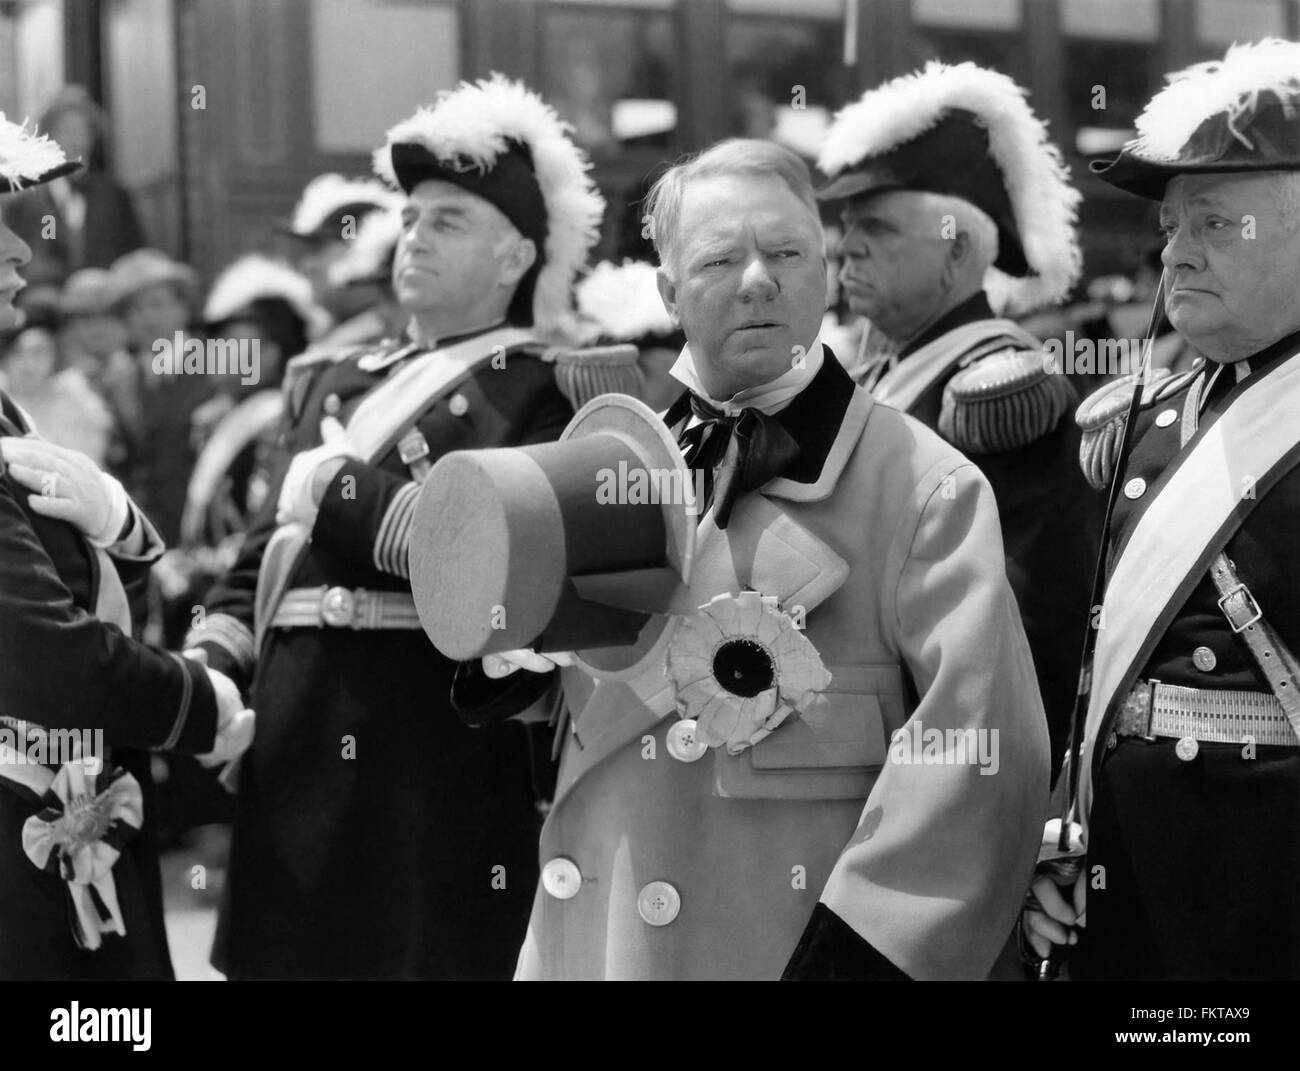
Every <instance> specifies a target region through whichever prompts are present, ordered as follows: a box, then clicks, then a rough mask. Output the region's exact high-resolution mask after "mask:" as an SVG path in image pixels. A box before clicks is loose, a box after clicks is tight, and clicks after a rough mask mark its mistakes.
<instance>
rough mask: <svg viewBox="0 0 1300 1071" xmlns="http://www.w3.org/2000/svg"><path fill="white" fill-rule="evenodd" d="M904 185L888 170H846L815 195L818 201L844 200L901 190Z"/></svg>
mask: <svg viewBox="0 0 1300 1071" xmlns="http://www.w3.org/2000/svg"><path fill="white" fill-rule="evenodd" d="M904 186H905V184H904V183H903V182H902V180H901V179H899V178H898V176H897V175H894V174H892V173H891V172H888V171H879V170H867V171H846V172H845V173H844V174H842V175H840V176H839V177H838V178H833V179H831V181H830V182H828V183H827V184H826V185H825V186H823V187H822V188H821V189H820V190H818V191H817V193H816V197H817V200H819V201H846V200H848V199H850V198H853V197H865V196H867V195H869V194H876V193H884V192H886V191H887V190H901V189H903V188H904Z"/></svg>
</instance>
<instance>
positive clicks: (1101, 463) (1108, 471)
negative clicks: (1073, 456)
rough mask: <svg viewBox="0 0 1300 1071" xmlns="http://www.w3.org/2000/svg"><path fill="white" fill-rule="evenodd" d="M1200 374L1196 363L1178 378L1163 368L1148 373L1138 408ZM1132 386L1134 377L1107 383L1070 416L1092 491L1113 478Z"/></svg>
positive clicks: (1153, 401)
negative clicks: (1076, 427) (1078, 436)
mask: <svg viewBox="0 0 1300 1071" xmlns="http://www.w3.org/2000/svg"><path fill="white" fill-rule="evenodd" d="M1200 371H1201V367H1200V364H1199V363H1198V364H1197V366H1196V367H1195V368H1192V369H1190V370H1188V371H1186V372H1181V373H1179V374H1178V375H1170V374H1169V370H1168V369H1167V368H1153V369H1151V370H1150V372H1149V373H1148V376H1149V378H1148V380H1147V383H1146V386H1145V387H1143V388H1142V403H1141V407H1142V408H1143V409H1148V408H1150V407H1151V406H1153V405H1155V404H1156V402H1158V401H1160V400H1161V399H1162V398H1168V397H1169V396H1170V395H1172V394H1177V393H1178V392H1179V391H1180V390H1182V389H1183V388H1184V387H1186V386H1187V384H1188V383H1190V382H1191V381H1192V380H1193V379H1195V378H1196V377H1197V376H1198V375H1199V374H1200ZM1136 383H1137V376H1136V374H1130V375H1127V376H1123V377H1121V378H1119V379H1117V380H1115V381H1114V382H1113V383H1107V384H1106V385H1105V386H1104V387H1102V388H1100V389H1099V390H1095V391H1093V392H1092V393H1091V394H1090V395H1088V397H1087V398H1085V399H1084V400H1083V404H1082V405H1080V406H1079V408H1078V411H1077V412H1076V413H1075V414H1074V421H1075V423H1076V424H1078V425H1079V430H1080V431H1082V432H1083V438H1082V439H1081V440H1080V442H1079V466H1080V467H1081V468H1082V469H1083V475H1084V478H1085V479H1086V480H1087V481H1088V483H1089V484H1090V485H1091V486H1092V487H1093V489H1094V490H1097V491H1101V490H1104V489H1105V488H1107V487H1109V486H1110V481H1111V478H1112V477H1113V476H1114V475H1115V465H1116V463H1117V462H1118V461H1119V447H1120V440H1121V439H1122V438H1123V435H1124V425H1125V424H1126V423H1127V422H1128V408H1129V403H1130V402H1132V400H1133V390H1134V387H1135V385H1136Z"/></svg>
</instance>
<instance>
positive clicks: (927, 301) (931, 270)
mask: <svg viewBox="0 0 1300 1071" xmlns="http://www.w3.org/2000/svg"><path fill="white" fill-rule="evenodd" d="M844 227H845V233H844V240H843V241H842V242H841V243H840V254H841V256H842V257H843V259H844V266H843V267H842V268H841V269H840V285H841V286H842V288H843V291H844V297H845V298H846V300H847V301H848V303H849V309H850V310H851V311H852V312H854V313H855V314H856V315H858V316H865V317H866V318H867V319H868V320H870V321H871V323H872V326H874V327H878V328H879V329H880V330H881V331H883V332H884V333H885V334H886V335H888V336H889V337H890V338H892V339H895V340H897V341H899V342H907V341H908V340H910V339H911V338H912V337H913V336H915V335H916V334H917V332H918V331H920V330H921V329H923V328H924V327H926V326H927V325H929V324H930V323H932V322H933V321H934V320H935V318H936V317H937V316H938V315H939V314H940V313H941V312H942V307H941V306H942V303H943V301H944V297H945V291H944V288H943V287H942V286H941V285H940V283H941V280H942V278H943V270H944V263H945V261H946V260H947V258H948V255H949V253H950V251H951V246H952V242H951V241H950V240H948V239H946V238H944V237H943V220H942V218H941V217H940V216H938V215H936V214H935V212H934V211H933V210H932V209H931V208H930V207H929V205H928V204H927V198H926V197H925V196H924V195H922V194H919V193H915V192H913V191H911V190H890V191H888V192H886V193H882V194H878V195H877V196H875V197H869V198H866V199H864V200H862V201H857V202H851V203H850V204H849V206H848V207H847V208H846V209H845V210H844Z"/></svg>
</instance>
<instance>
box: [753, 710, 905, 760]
mask: <svg viewBox="0 0 1300 1071" xmlns="http://www.w3.org/2000/svg"><path fill="white" fill-rule="evenodd" d="M753 750H754V754H753V763H754V768H755V769H756V770H789V769H798V768H807V767H825V768H834V767H844V766H858V767H861V766H881V765H883V764H884V761H885V723H884V719H883V716H882V714H881V710H880V700H879V699H878V698H877V697H876V696H874V695H858V694H851V693H847V692H826V693H824V694H822V695H820V696H818V697H817V699H816V700H815V701H814V702H813V704H812V706H810V707H809V708H808V709H807V710H806V711H804V713H803V714H802V715H801V716H799V717H798V718H791V719H789V720H787V721H786V722H785V723H784V724H783V725H782V726H781V727H780V728H779V729H777V731H776V732H774V733H773V734H772V735H771V736H769V737H767V739H765V740H762V741H760V742H759V743H758V744H757V745H756V746H755V747H754V749H753Z"/></svg>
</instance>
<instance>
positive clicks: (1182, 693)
mask: <svg viewBox="0 0 1300 1071" xmlns="http://www.w3.org/2000/svg"><path fill="white" fill-rule="evenodd" d="M1115 735H1116V736H1141V737H1144V738H1145V739H1147V740H1153V739H1155V738H1156V737H1161V736H1167V737H1178V738H1179V739H1186V738H1188V737H1191V738H1193V739H1195V740H1199V741H1201V742H1203V743H1210V744H1244V743H1246V741H1247V739H1248V738H1249V739H1250V740H1253V741H1254V742H1255V743H1256V744H1259V745H1267V746H1270V747H1300V740H1297V739H1296V735H1295V733H1294V732H1293V731H1292V729H1291V722H1290V721H1289V720H1288V719H1287V716H1286V712H1285V711H1284V710H1283V709H1282V704H1281V703H1280V702H1278V699H1277V697H1276V696H1274V695H1270V694H1269V693H1268V692H1250V691H1239V690H1231V689H1225V690H1216V689H1211V688H1187V687H1184V686H1182V685H1178V684H1164V683H1162V682H1161V681H1155V680H1152V681H1139V682H1138V683H1137V684H1136V685H1134V686H1133V690H1132V691H1131V692H1129V694H1128V695H1127V696H1126V697H1125V699H1124V703H1123V705H1122V706H1121V707H1120V712H1119V717H1118V719H1116V722H1115Z"/></svg>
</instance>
